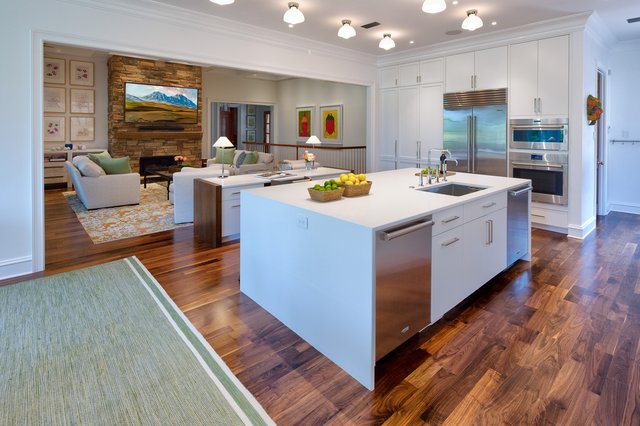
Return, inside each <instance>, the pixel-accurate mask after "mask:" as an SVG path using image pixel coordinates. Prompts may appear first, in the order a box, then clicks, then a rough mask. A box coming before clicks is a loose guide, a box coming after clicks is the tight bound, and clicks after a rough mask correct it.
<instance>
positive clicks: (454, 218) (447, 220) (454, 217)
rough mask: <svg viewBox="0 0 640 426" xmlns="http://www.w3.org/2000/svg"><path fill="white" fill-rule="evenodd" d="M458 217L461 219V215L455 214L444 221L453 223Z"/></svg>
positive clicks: (443, 220)
mask: <svg viewBox="0 0 640 426" xmlns="http://www.w3.org/2000/svg"><path fill="white" fill-rule="evenodd" d="M458 219H460V216H453V217H450V218H448V219H442V223H451V222H453V221H454V220H458Z"/></svg>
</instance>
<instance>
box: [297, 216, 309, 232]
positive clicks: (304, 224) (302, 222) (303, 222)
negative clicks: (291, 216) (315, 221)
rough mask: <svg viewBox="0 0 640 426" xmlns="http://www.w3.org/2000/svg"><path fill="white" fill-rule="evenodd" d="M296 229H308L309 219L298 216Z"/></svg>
mask: <svg viewBox="0 0 640 426" xmlns="http://www.w3.org/2000/svg"><path fill="white" fill-rule="evenodd" d="M298 228H300V229H308V228H309V218H308V217H306V216H298Z"/></svg>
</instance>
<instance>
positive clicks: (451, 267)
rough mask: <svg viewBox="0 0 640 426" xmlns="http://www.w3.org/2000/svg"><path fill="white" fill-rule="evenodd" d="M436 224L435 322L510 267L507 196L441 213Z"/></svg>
mask: <svg viewBox="0 0 640 426" xmlns="http://www.w3.org/2000/svg"><path fill="white" fill-rule="evenodd" d="M433 221H434V226H433V237H432V244H433V245H432V262H431V265H432V266H431V280H432V285H431V322H435V321H437V320H438V319H439V318H441V317H442V315H444V314H445V313H446V312H447V311H449V310H450V309H451V308H453V307H454V306H456V305H457V304H458V303H460V302H461V301H462V300H464V299H465V298H466V297H468V296H469V295H470V294H471V293H473V292H474V291H476V290H477V289H478V288H480V287H481V286H482V285H484V284H485V283H486V282H487V281H489V280H490V279H491V278H493V277H494V276H495V275H497V274H498V273H499V272H501V271H502V270H503V269H505V268H506V267H507V256H506V253H507V193H506V192H503V193H499V194H495V195H492V196H490V197H485V198H481V199H479V200H475V201H472V202H469V203H467V204H465V205H462V206H456V207H453V208H450V209H447V210H444V211H440V212H438V213H435V214H434V215H433ZM461 262H464V267H461V266H460V265H461Z"/></svg>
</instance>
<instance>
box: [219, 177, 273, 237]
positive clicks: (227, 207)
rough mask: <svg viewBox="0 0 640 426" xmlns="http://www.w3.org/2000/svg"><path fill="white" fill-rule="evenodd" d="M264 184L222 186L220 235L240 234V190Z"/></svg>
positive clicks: (259, 186)
mask: <svg viewBox="0 0 640 426" xmlns="http://www.w3.org/2000/svg"><path fill="white" fill-rule="evenodd" d="M263 186H264V184H253V185H243V186H233V187H231V188H224V187H223V188H222V236H223V237H230V236H233V235H236V234H240V192H241V191H243V190H245V189H251V188H261V187H263Z"/></svg>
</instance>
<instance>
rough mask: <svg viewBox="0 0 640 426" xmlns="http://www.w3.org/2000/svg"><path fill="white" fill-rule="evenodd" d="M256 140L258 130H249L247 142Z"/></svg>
mask: <svg viewBox="0 0 640 426" xmlns="http://www.w3.org/2000/svg"><path fill="white" fill-rule="evenodd" d="M255 141H256V131H255V130H247V142H255Z"/></svg>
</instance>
